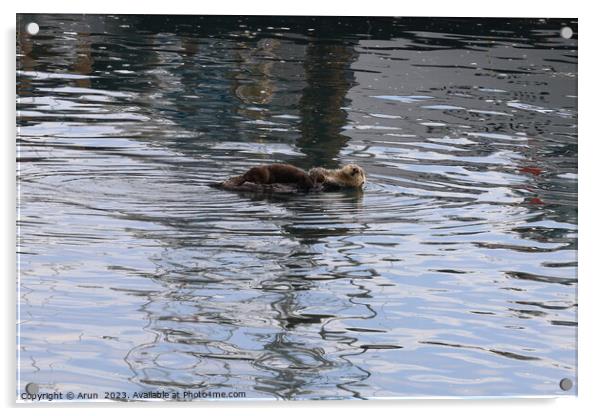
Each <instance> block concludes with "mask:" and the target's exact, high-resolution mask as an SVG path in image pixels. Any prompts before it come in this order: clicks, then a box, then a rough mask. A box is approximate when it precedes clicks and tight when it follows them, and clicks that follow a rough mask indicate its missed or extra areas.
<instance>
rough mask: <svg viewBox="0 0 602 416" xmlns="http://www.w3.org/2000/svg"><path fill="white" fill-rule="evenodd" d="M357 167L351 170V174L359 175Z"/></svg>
mask: <svg viewBox="0 0 602 416" xmlns="http://www.w3.org/2000/svg"><path fill="white" fill-rule="evenodd" d="M357 172H358V170H357V168H353V170H352V171H351V176H354V175H357Z"/></svg>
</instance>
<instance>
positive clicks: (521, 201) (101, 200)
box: [17, 15, 577, 399]
mask: <svg viewBox="0 0 602 416" xmlns="http://www.w3.org/2000/svg"><path fill="white" fill-rule="evenodd" d="M31 20H35V21H36V22H37V23H38V24H39V25H40V28H41V30H40V33H39V34H38V35H37V36H35V37H31V36H29V35H27V34H26V33H24V32H20V33H19V34H18V36H17V44H18V48H17V49H18V53H19V56H18V62H17V68H18V72H17V74H18V75H17V94H18V96H17V110H18V120H17V123H18V137H17V147H18V155H17V157H18V190H19V200H18V210H19V222H18V226H19V236H18V260H19V271H20V275H19V277H20V278H19V282H18V289H19V296H20V305H19V321H18V335H19V339H18V356H19V361H18V363H19V375H18V376H19V378H18V381H19V382H18V385H17V388H18V393H19V394H20V392H22V391H23V388H24V386H25V384H26V383H28V382H35V383H38V384H39V385H40V390H41V391H63V392H65V391H74V392H92V393H93V392H96V393H99V394H102V392H105V391H123V392H128V393H133V392H140V391H170V392H173V391H192V390H195V391H196V390H203V391H222V392H232V391H240V392H244V393H245V395H246V397H247V398H285V399H317V398H353V399H362V398H373V397H392V396H393V397H404V396H423V395H437V396H497V395H557V394H575V392H576V388H573V389H572V390H571V391H568V392H563V391H562V390H560V388H559V385H558V383H559V380H560V379H562V378H564V377H569V378H571V379H573V380H574V381H576V380H575V377H576V329H577V328H576V326H577V317H576V314H577V305H576V284H577V280H576V268H577V96H576V95H577V94H576V91H577V41H576V39H575V38H573V39H569V40H566V39H562V38H561V37H560V36H559V29H560V27H562V26H563V25H567V24H568V25H570V26H571V27H572V29H573V31H574V32H575V33H576V32H577V23H576V21H571V20H569V19H566V20H560V19H556V20H538V19H530V20H504V19H477V20H470V19H408V18H398V19H393V18H382V19H365V18H346V19H339V18H287V17H272V18H268V17H263V18H262V17H254V18H244V17H219V16H215V17H204V18H203V17H187V16H180V17H156V16H155V17H152V16H100V15H88V16H85V17H83V16H79V15H62V16H61V15H54V16H49V15H35V16H23V15H22V16H21V20H20V21H19V22H18V24H19V25H21V26H23V25H24V24H25V22H29V21H31ZM274 161H278V162H288V163H292V164H295V165H297V166H300V167H303V168H306V169H307V168H310V167H312V166H326V167H336V166H339V165H340V164H343V163H357V164H360V165H361V166H363V167H364V168H365V170H366V172H367V175H368V183H367V186H366V189H365V190H364V192H335V193H328V194H310V195H293V196H291V195H287V196H278V195H271V196H270V195H252V194H237V193H230V192H224V191H221V190H216V189H212V188H210V187H208V186H207V185H208V183H210V182H212V181H215V180H221V179H224V178H227V177H228V176H230V175H233V174H239V173H241V172H244V171H245V170H246V169H248V168H249V167H250V166H253V165H256V164H259V163H268V162H274Z"/></svg>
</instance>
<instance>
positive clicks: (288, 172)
mask: <svg viewBox="0 0 602 416" xmlns="http://www.w3.org/2000/svg"><path fill="white" fill-rule="evenodd" d="M245 182H252V183H256V184H261V185H271V184H275V183H292V184H296V185H297V187H298V188H299V189H302V190H304V191H308V190H310V189H311V188H313V187H314V184H315V183H314V181H313V180H312V178H311V177H310V176H309V175H308V174H307V173H306V172H305V171H304V170H303V169H299V168H298V167H295V166H293V165H288V164H285V163H273V164H271V165H260V166H255V167H253V168H251V169H249V170H248V171H247V172H246V173H244V174H243V175H241V176H240V177H238V178H237V179H236V181H235V182H234V185H235V186H240V185H242V184H244V183H245Z"/></svg>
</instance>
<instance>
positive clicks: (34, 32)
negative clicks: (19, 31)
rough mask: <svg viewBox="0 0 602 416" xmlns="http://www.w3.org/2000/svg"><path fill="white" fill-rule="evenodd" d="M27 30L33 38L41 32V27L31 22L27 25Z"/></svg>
mask: <svg viewBox="0 0 602 416" xmlns="http://www.w3.org/2000/svg"><path fill="white" fill-rule="evenodd" d="M25 30H27V33H29V34H30V35H31V36H34V35H37V34H38V32H39V31H40V26H39V25H38V24H37V23H35V22H31V23H28V24H27V26H26V27H25Z"/></svg>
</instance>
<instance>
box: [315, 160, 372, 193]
mask: <svg viewBox="0 0 602 416" xmlns="http://www.w3.org/2000/svg"><path fill="white" fill-rule="evenodd" d="M309 176H310V178H311V179H312V181H313V182H314V183H316V184H322V186H323V187H324V189H325V190H332V189H340V188H356V189H361V188H362V187H363V186H364V183H365V182H366V173H365V172H364V169H362V168H361V167H359V166H358V165H355V164H349V165H345V166H343V167H342V168H340V169H324V168H312V169H310V171H309Z"/></svg>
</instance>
